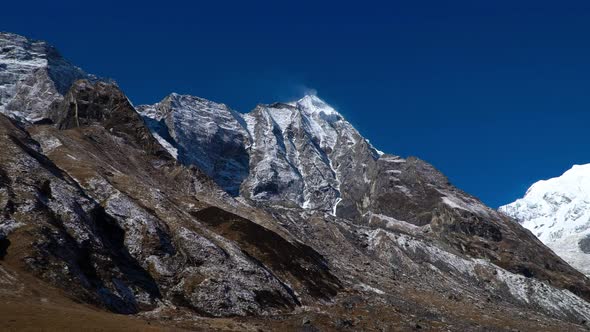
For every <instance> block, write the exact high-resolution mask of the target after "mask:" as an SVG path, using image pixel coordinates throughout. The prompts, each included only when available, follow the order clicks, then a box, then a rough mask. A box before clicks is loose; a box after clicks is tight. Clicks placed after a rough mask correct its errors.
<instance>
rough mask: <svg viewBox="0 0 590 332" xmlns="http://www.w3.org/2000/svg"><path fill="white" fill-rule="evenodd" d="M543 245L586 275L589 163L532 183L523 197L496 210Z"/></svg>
mask: <svg viewBox="0 0 590 332" xmlns="http://www.w3.org/2000/svg"><path fill="white" fill-rule="evenodd" d="M500 211H502V212H504V213H506V214H507V215H509V216H512V217H514V218H515V219H517V220H518V221H519V222H520V223H521V224H522V225H523V226H524V227H526V228H527V229H529V230H530V231H531V232H533V233H534V234H535V235H536V236H537V237H538V238H539V239H540V240H541V241H542V242H543V243H544V244H545V245H547V246H548V247H549V248H551V249H552V250H553V251H554V252H555V253H556V254H558V255H559V256H560V257H562V258H563V259H564V260H565V261H566V262H568V263H569V264H571V265H572V266H573V267H575V268H577V269H578V270H580V271H581V272H583V273H584V274H586V275H588V274H590V164H586V165H574V166H573V167H572V168H571V169H569V170H568V171H566V172H565V173H563V174H562V175H561V176H559V177H556V178H552V179H549V180H541V181H539V182H536V183H535V184H533V185H532V186H531V187H530V188H529V189H528V190H527V192H526V194H525V196H524V197H523V198H520V199H518V200H516V201H515V202H513V203H510V204H507V205H504V206H502V207H500Z"/></svg>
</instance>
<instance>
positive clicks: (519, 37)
mask: <svg viewBox="0 0 590 332" xmlns="http://www.w3.org/2000/svg"><path fill="white" fill-rule="evenodd" d="M20 2H21V4H18V3H17V1H5V2H3V3H2V5H0V30H4V31H10V32H15V33H19V34H23V35H26V36H28V37H32V38H36V39H44V40H47V41H49V42H50V43H52V44H54V45H55V46H57V47H58V48H59V49H60V50H61V52H62V53H63V54H64V56H66V57H67V58H68V59H70V60H71V61H72V62H73V63H75V64H77V65H79V66H80V67H82V68H84V69H85V70H86V71H88V72H90V73H94V74H97V75H99V76H104V77H111V78H114V79H115V80H116V81H117V82H118V83H119V85H120V86H121V87H122V88H123V89H124V90H125V92H126V93H127V94H128V95H129V97H130V98H131V100H132V101H133V102H134V103H135V104H141V103H153V102H156V101H158V100H160V99H162V98H163V97H164V96H165V95H167V94H168V93H170V92H172V91H175V92H178V93H188V94H194V95H198V96H201V97H205V98H208V99H212V100H215V101H219V102H224V103H226V104H228V105H229V106H231V107H233V108H234V109H237V110H239V111H243V112H245V111H248V110H250V109H252V108H253V107H254V106H255V105H256V104H257V103H269V102H273V101H286V100H290V99H293V98H295V97H300V96H301V95H302V94H303V92H304V91H305V90H306V89H315V90H317V92H318V95H319V96H320V97H321V98H323V99H325V100H326V101H328V102H329V103H331V104H333V105H334V106H335V107H336V108H337V109H338V110H339V111H340V112H341V113H342V114H343V115H344V116H345V117H346V118H347V119H348V120H349V121H351V122H352V123H353V124H354V125H355V126H356V127H357V128H358V129H359V130H360V131H361V133H363V134H364V135H365V136H366V137H367V138H369V139H370V140H371V142H372V143H373V144H374V145H375V146H376V147H378V148H379V149H381V150H384V151H386V152H389V153H394V154H398V155H402V156H409V155H415V156H418V157H420V158H422V159H425V160H427V161H429V162H431V163H432V164H434V165H435V166H436V167H437V168H438V169H440V170H441V171H443V172H444V173H445V174H446V175H447V176H448V177H449V178H450V180H451V182H453V183H454V184H455V185H457V186H458V187H460V188H462V189H464V190H466V191H468V192H470V193H472V194H474V195H476V196H478V197H479V198H481V199H482V200H483V201H484V202H486V203H488V204H489V205H491V206H493V207H497V206H498V205H500V204H504V203H508V202H510V201H512V200H514V199H515V198H517V197H519V196H521V195H522V194H524V191H525V190H526V188H528V186H529V185H530V184H531V183H532V182H534V181H536V180H538V179H542V178H548V177H552V176H557V175H559V174H561V173H562V172H563V171H565V170H566V169H568V168H570V167H571V165H572V164H575V163H588V162H590V155H589V153H588V146H589V143H590V142H589V141H590V135H589V130H588V128H589V124H590V1H440V0H439V1H419V0H417V1H390V2H383V3H378V2H371V1H359V2H354V3H350V4H345V3H344V2H342V1H338V2H320V1H293V2H291V3H290V4H286V1H277V0H275V1H267V2H261V1H235V2H231V1H215V2H214V1H207V2H199V1H192V2H189V1H187V2H180V1H174V0H168V1H165V2H159V4H158V5H157V6H156V5H149V4H146V3H139V2H138V3H130V2H124V1H118V2H112V1H99V2H97V1H90V2H87V1H75V2H69V1H59V2H56V1H38V3H35V1H32V2H31V1H27V2H24V1H20Z"/></svg>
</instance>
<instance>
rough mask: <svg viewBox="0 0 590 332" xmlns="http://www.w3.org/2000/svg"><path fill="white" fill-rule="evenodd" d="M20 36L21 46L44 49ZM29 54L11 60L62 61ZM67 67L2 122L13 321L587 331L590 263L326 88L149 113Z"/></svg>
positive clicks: (1, 253) (5, 249)
mask: <svg viewBox="0 0 590 332" xmlns="http://www.w3.org/2000/svg"><path fill="white" fill-rule="evenodd" d="M3 36H4V37H3V38H4V46H3V47H4V48H3V49H7V50H8V51H6V52H9V51H10V50H12V49H15V48H17V47H21V48H23V49H26V47H25V46H18V45H36V44H39V45H45V44H44V43H42V42H33V41H28V40H26V39H25V38H24V37H20V36H16V35H11V34H3ZM44 47H45V48H43V49H46V48H47V47H48V46H44ZM2 52H5V51H2ZM25 58H26V59H24V60H22V59H20V58H16V59H15V60H14V61H13V62H14V64H13V65H11V67H10V68H24V67H26V66H25V64H26V63H29V62H39V63H42V62H43V61H45V60H44V59H45V58H46V54H45V53H43V52H31V53H30V55H29V56H27V57H25ZM63 61H65V60H63ZM19 62H25V64H22V63H19ZM64 63H66V62H64ZM40 68H46V67H43V66H41V67H40ZM68 68H75V67H68ZM43 70H46V69H43ZM2 74H4V72H2ZM29 75H30V71H26V70H23V71H14V70H13V71H11V74H10V75H5V76H3V77H5V78H6V79H4V80H3V81H2V82H3V86H5V87H14V86H16V85H18V84H19V82H21V81H22V80H25V79H26V78H27V77H30V76H29ZM62 77H64V78H63V79H62V80H57V81H53V80H51V81H47V83H48V84H50V83H51V82H53V83H51V84H53V85H54V86H67V87H66V89H64V90H62V92H59V91H58V92H59V94H57V95H56V94H52V95H51V98H49V99H47V100H46V97H47V95H45V94H44V93H42V92H41V91H38V90H34V91H33V90H31V91H32V93H31V94H29V95H27V97H26V98H25V99H26V100H28V99H27V98H31V100H32V101H35V102H39V103H37V104H36V105H41V103H40V101H43V102H44V103H45V104H43V105H45V106H43V107H41V106H38V107H37V108H36V109H35V111H34V112H33V111H29V110H27V108H26V107H21V108H10V107H9V108H4V109H3V113H4V114H5V115H6V116H5V115H0V161H1V163H0V209H1V211H0V212H1V213H0V292H1V293H2V297H1V299H0V309H1V310H0V316H2V313H11V316H10V317H11V318H10V319H5V320H4V321H7V323H6V324H8V325H6V328H19V327H20V328H24V327H27V328H31V327H33V328H34V327H39V325H41V324H45V325H43V326H44V328H50V327H53V328H58V327H60V328H72V327H73V325H71V324H73V323H71V322H70V323H68V322H69V319H76V325H75V326H76V328H82V329H83V328H96V327H97V325H90V324H105V325H101V326H107V325H108V324H112V321H119V320H120V321H121V322H122V324H123V323H125V324H131V325H133V326H135V327H137V326H138V324H139V325H141V324H146V325H145V326H143V327H137V328H138V329H139V328H142V329H143V328H144V327H145V328H147V327H148V326H147V323H146V322H149V323H150V324H152V325H150V326H149V328H151V329H164V326H165V327H168V328H184V329H196V330H203V329H205V330H259V329H270V330H278V329H286V330H303V331H317V330H339V329H351V330H411V329H422V328H423V329H431V330H511V329H517V330H531V331H542V330H547V331H550V330H557V329H567V330H572V331H576V330H580V331H583V330H586V329H587V328H588V322H590V303H589V302H588V301H589V300H590V280H589V279H588V278H587V277H586V276H584V275H583V274H582V273H580V272H578V271H576V270H575V269H574V268H572V267H571V266H569V265H568V264H567V263H566V262H564V261H563V260H562V259H561V258H559V257H558V256H556V255H555V254H554V253H553V252H552V251H551V250H550V249H548V248H547V247H545V246H544V245H543V244H542V243H541V242H540V241H539V240H538V239H537V238H536V237H535V236H534V235H533V234H532V233H531V232H529V231H527V230H526V229H525V228H523V227H522V226H521V225H520V224H519V223H517V222H515V221H514V220H513V219H511V218H509V217H507V216H506V215H504V214H502V213H499V212H497V211H495V210H493V209H490V208H488V207H486V206H485V205H484V204H482V203H481V202H480V201H479V200H477V199H476V198H475V197H473V196H471V195H469V194H467V193H465V192H463V191H461V190H459V189H457V188H455V187H454V186H452V184H450V183H449V181H448V179H447V178H446V177H445V176H444V175H443V174H441V173H440V172H439V171H437V170H436V169H435V168H434V167H433V166H432V165H430V164H428V163H426V162H424V161H422V160H420V159H418V158H415V157H409V158H402V157H399V156H395V155H391V154H386V153H382V152H380V151H378V150H376V149H375V148H374V147H373V146H372V145H371V144H370V143H369V142H368V141H367V140H366V139H365V138H363V136H362V135H361V134H360V133H359V132H358V131H357V130H356V129H355V128H354V127H353V126H352V125H351V124H350V123H349V122H348V121H346V119H345V118H344V117H343V116H342V115H341V114H340V113H338V112H337V111H336V110H335V109H334V108H333V107H331V106H330V105H328V104H327V103H326V102H324V101H323V100H321V99H320V98H318V97H317V96H305V97H303V98H302V99H300V100H298V101H292V102H284V103H275V104H270V105H259V106H257V107H256V108H255V109H254V110H252V111H251V112H249V113H247V114H242V113H238V112H235V111H234V110H232V109H231V108H230V107H228V106H226V105H224V104H220V103H216V102H212V101H208V100H206V99H203V98H199V97H194V96H185V95H178V94H171V95H169V96H168V97H166V98H164V99H163V100H162V101H161V102H159V103H157V104H155V105H144V106H139V107H137V108H135V107H134V106H133V105H132V104H131V102H130V101H129V100H128V98H127V97H126V96H125V94H124V93H123V92H122V91H121V90H120V89H119V88H118V87H117V86H116V85H115V84H114V83H112V82H109V81H102V80H100V79H96V78H93V77H86V76H82V77H81V78H82V79H76V80H74V81H72V80H70V78H71V76H62ZM32 82H33V84H36V83H37V80H35V79H33V80H32ZM6 91H7V90H6ZM13 96H14V94H3V95H2V98H1V99H0V103H2V105H7V104H9V103H11V101H12V100H13ZM26 114H35V116H28V115H27V116H24V115H26ZM40 119H42V120H40ZM27 308H30V309H27ZM37 309H39V310H37ZM104 310H108V311H110V312H114V313H120V314H127V315H131V317H132V318H136V319H137V320H135V321H134V323H133V324H132V322H130V321H129V320H124V319H123V318H122V317H121V316H118V315H110V316H109V315H108V314H107V313H105V311H104ZM47 312H51V313H52V314H51V319H49V318H46V315H47ZM72 312H77V313H78V314H74V315H72ZM81 315H85V316H88V317H92V318H93V319H92V320H83V319H77V318H76V317H81ZM40 317H43V319H41V318H40ZM72 317H74V318H72ZM35 322H39V323H38V324H39V325H34V324H35ZM48 322H50V323H51V324H53V325H47V324H48ZM95 322H100V323H95ZM10 324H13V325H10ZM32 324H33V325H32ZM68 324H70V325H68ZM108 326H110V325H108Z"/></svg>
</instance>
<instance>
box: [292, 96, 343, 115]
mask: <svg viewBox="0 0 590 332" xmlns="http://www.w3.org/2000/svg"><path fill="white" fill-rule="evenodd" d="M287 104H289V105H292V106H295V107H297V108H298V109H300V110H302V111H304V112H306V113H308V114H316V113H323V114H325V115H336V116H341V115H340V113H338V112H337V111H336V110H335V109H334V108H333V107H332V106H330V105H328V103H326V102H325V101H323V100H322V99H320V98H319V97H318V96H316V95H311V94H310V95H305V96H304V97H303V98H301V99H299V100H297V101H294V102H289V103H287Z"/></svg>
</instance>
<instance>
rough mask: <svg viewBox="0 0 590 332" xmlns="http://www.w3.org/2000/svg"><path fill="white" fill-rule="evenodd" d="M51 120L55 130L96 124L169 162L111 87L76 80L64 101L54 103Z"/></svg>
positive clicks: (143, 126)
mask: <svg viewBox="0 0 590 332" xmlns="http://www.w3.org/2000/svg"><path fill="white" fill-rule="evenodd" d="M51 119H52V120H53V121H54V122H55V124H56V126H57V127H58V128H59V129H71V128H79V127H82V126H90V125H100V126H102V127H104V128H105V129H106V130H108V131H110V132H112V133H113V134H115V135H116V136H119V137H122V138H123V139H125V140H126V142H127V143H128V144H132V145H134V146H137V147H139V148H142V149H144V150H145V151H146V152H148V153H151V154H156V155H161V156H163V157H168V158H170V159H171V157H169V156H168V154H167V152H166V151H165V150H164V149H163V148H162V146H161V145H160V144H158V142H157V141H156V140H155V139H154V137H153V136H152V135H151V133H150V131H149V130H148V129H147V127H146V126H145V124H144V122H143V120H142V118H141V117H140V116H139V115H138V114H137V112H136V111H135V109H134V108H133V106H132V105H131V103H130V102H129V100H128V99H127V97H126V96H125V95H124V94H123V93H122V92H121V90H119V88H118V87H117V86H116V85H114V84H110V83H104V82H97V83H91V82H89V81H87V80H81V81H77V82H76V83H75V84H74V85H73V86H72V88H71V89H70V91H69V92H68V93H67V94H66V95H65V97H64V100H63V101H62V102H60V103H57V104H54V109H53V110H52V113H51Z"/></svg>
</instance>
